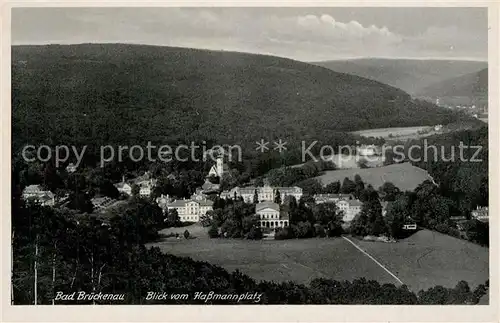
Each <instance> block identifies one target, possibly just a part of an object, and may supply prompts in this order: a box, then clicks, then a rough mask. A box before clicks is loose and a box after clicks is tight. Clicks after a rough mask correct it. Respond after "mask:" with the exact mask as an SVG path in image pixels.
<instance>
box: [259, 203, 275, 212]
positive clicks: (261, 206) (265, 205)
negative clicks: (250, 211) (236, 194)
mask: <svg viewBox="0 0 500 323" xmlns="http://www.w3.org/2000/svg"><path fill="white" fill-rule="evenodd" d="M267 208H270V209H273V210H275V211H278V212H279V210H280V206H279V204H278V203H274V202H269V201H266V202H261V203H257V205H256V206H255V212H259V211H261V210H263V209H267Z"/></svg>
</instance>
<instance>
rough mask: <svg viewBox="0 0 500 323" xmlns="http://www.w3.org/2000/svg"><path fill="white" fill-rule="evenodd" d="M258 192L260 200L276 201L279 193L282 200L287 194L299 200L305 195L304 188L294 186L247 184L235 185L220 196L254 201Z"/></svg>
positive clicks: (249, 201) (247, 201) (248, 201)
mask: <svg viewBox="0 0 500 323" xmlns="http://www.w3.org/2000/svg"><path fill="white" fill-rule="evenodd" d="M256 194H257V199H258V202H274V201H275V199H276V197H277V195H278V194H279V196H280V199H281V202H282V203H283V202H284V201H285V198H286V197H287V196H293V197H294V198H295V199H296V200H297V201H298V200H300V198H301V197H302V195H303V192H302V188H300V187H298V186H293V187H272V186H269V185H264V186H261V187H255V186H247V187H235V188H233V189H231V190H229V191H223V192H221V194H220V197H221V198H223V199H233V198H234V197H238V198H242V199H243V201H245V202H246V203H253V201H254V197H255V195H256Z"/></svg>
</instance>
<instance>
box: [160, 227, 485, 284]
mask: <svg viewBox="0 0 500 323" xmlns="http://www.w3.org/2000/svg"><path fill="white" fill-rule="evenodd" d="M200 233H201V232H200ZM349 239H350V240H351V241H352V242H354V243H355V244H356V245H358V246H359V247H360V248H361V249H363V250H364V251H365V252H367V253H368V254H369V255H370V256H371V257H373V258H374V259H375V260H376V261H378V264H377V262H375V261H374V260H373V259H371V258H370V257H369V256H367V255H366V254H365V253H363V252H362V251H360V250H359V249H357V248H356V247H355V246H354V245H352V244H351V243H350V242H349V241H347V240H345V239H344V238H314V239H303V240H298V239H293V240H269V241H252V240H233V239H207V237H206V235H205V236H200V237H198V238H197V239H190V240H185V239H179V240H176V239H174V238H168V239H164V240H163V241H161V242H157V243H154V244H150V245H154V246H157V247H159V248H160V249H161V250H162V251H163V252H166V253H171V254H174V255H177V256H186V257H191V258H193V259H195V260H200V261H207V262H209V263H211V264H215V265H219V266H221V267H223V268H225V269H227V270H228V271H234V270H236V269H239V270H240V271H241V272H243V273H245V274H247V275H249V276H250V277H252V278H254V279H256V280H273V281H289V280H293V281H296V282H299V283H309V282H310V281H311V280H312V279H314V278H318V277H324V278H330V279H335V280H350V281H351V280H353V279H356V278H361V277H365V278H366V279H374V280H377V281H378V282H380V283H392V284H395V285H399V284H400V282H399V281H398V280H397V279H396V278H394V277H393V276H392V275H391V274H393V275H394V276H396V277H397V278H398V279H399V280H400V281H402V282H403V283H404V284H406V285H408V286H409V288H410V289H412V290H414V291H416V292H418V290H420V289H427V288H430V287H433V286H435V285H438V284H439V285H443V286H446V287H454V286H455V285H456V283H457V282H458V281H459V280H465V281H467V282H469V284H470V286H471V288H472V287H473V286H477V285H478V284H481V283H484V282H485V281H486V280H487V279H488V249H487V248H483V247H479V246H476V245H474V244H472V243H469V242H466V241H462V240H458V239H455V238H452V237H448V236H445V235H442V234H439V233H434V232H430V231H427V230H423V231H420V232H417V233H416V234H415V235H413V236H411V237H409V238H407V239H404V240H401V241H399V242H397V243H381V242H368V241H359V240H357V239H353V238H349ZM382 266H384V267H385V268H386V269H387V270H388V271H389V272H390V273H391V274H390V273H389V272H387V270H386V269H384V268H382Z"/></svg>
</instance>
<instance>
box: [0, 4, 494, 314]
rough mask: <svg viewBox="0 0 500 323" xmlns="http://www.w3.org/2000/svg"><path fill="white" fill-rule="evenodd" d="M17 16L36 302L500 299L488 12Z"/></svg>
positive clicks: (28, 271)
mask: <svg viewBox="0 0 500 323" xmlns="http://www.w3.org/2000/svg"><path fill="white" fill-rule="evenodd" d="M10 17H11V18H10V28H11V30H10V43H11V45H10V46H9V47H10V48H9V51H10V63H9V65H10V77H9V78H10V82H11V85H10V88H9V90H8V91H9V93H8V94H10V105H11V110H10V111H11V112H10V117H9V118H10V138H11V140H10V152H11V153H10V165H11V167H10V182H11V185H10V192H9V193H10V198H9V201H10V206H9V208H10V211H11V215H10V217H9V218H10V241H11V248H10V250H11V252H10V266H9V267H10V305H11V306H13V307H14V308H15V307H16V306H20V305H24V306H26V305H28V306H34V305H37V306H38V305H47V306H56V307H57V306H60V307H64V306H68V305H82V306H87V307H83V308H95V306H97V307H99V306H102V305H193V306H194V305H201V306H209V305H213V306H215V307H217V305H242V306H244V307H248V306H250V305H441V306H445V307H446V306H452V305H469V306H470V308H475V307H477V306H481V305H485V306H488V305H489V304H491V295H492V294H491V292H492V289H491V288H490V278H491V277H493V276H492V275H493V274H492V272H491V269H490V268H491V265H492V263H491V259H490V251H489V248H490V227H489V215H490V212H491V210H490V203H489V201H491V200H493V199H494V197H493V195H491V192H490V190H489V184H491V185H493V184H492V181H491V180H492V179H491V177H490V174H491V167H497V166H495V164H492V163H489V154H488V152H489V145H488V138H489V134H490V136H491V132H489V130H490V129H489V126H488V125H489V124H490V125H491V124H492V122H493V120H492V119H491V117H490V118H488V116H489V104H490V105H491V102H492V101H491V100H489V98H488V33H489V32H491V28H490V25H489V20H488V8H487V7H486V6H485V7H425V6H421V7H388V6H386V7H357V6H353V7H335V6H330V7H326V6H309V7H286V6H281V7H253V6H252V7H251V6H248V7H241V6H224V7H217V6H208V5H207V6H199V7H194V6H189V7H182V6H178V7H171V6H170V7H161V6H158V7H140V6H139V7H137V6H136V7H92V6H88V7H85V6H79V7H62V6H58V7H54V6H51V7H13V8H11V10H10ZM495 32H496V31H495ZM490 57H491V56H490ZM495 71H496V72H495V73H498V69H496V70H495ZM495 77H496V76H495ZM490 80H491V79H490ZM492 108H493V107H492ZM497 121H498V120H497ZM497 127H498V125H497ZM6 131H7V130H6ZM490 139H491V138H490ZM490 155H491V154H490ZM490 157H491V156H490ZM5 171H7V170H5ZM8 175H9V174H6V175H4V176H5V178H6V179H8V178H9V176H8ZM6 216H7V214H6ZM495 232H496V231H495ZM494 234H496V233H494ZM496 253H497V254H498V251H497V252H496ZM4 256H8V255H4ZM4 259H6V258H4ZM496 284H497V281H495V282H494V284H493V285H492V286H493V288H497V287H498V286H497V285H496ZM6 286H7V285H6ZM495 293H496V291H495ZM108 308H109V307H108ZM147 308H149V307H146V309H147ZM219 308H222V307H219ZM253 308H254V309H255V310H258V308H261V307H260V306H256V307H255V306H254V307H253ZM276 314H277V313H276ZM277 315H278V314H277ZM165 319H166V318H165ZM311 319H312V318H311Z"/></svg>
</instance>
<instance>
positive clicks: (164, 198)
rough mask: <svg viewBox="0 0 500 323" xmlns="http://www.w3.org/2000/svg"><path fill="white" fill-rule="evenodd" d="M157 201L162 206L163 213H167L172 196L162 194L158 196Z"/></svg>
mask: <svg viewBox="0 0 500 323" xmlns="http://www.w3.org/2000/svg"><path fill="white" fill-rule="evenodd" d="M155 202H156V204H158V206H159V207H160V208H161V210H162V211H163V213H165V212H166V211H167V210H168V204H169V203H170V198H169V196H168V195H163V194H162V195H161V196H160V197H157V198H156V200H155Z"/></svg>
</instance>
